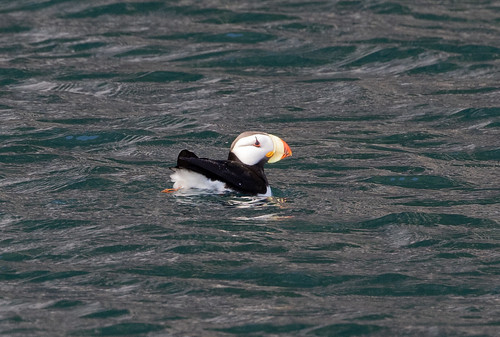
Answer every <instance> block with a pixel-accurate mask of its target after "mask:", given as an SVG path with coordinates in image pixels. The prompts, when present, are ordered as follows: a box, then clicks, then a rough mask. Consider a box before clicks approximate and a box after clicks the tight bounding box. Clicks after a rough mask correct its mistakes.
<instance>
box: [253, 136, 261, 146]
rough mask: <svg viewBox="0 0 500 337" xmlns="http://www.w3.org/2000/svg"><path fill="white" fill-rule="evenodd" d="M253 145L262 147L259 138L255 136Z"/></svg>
mask: <svg viewBox="0 0 500 337" xmlns="http://www.w3.org/2000/svg"><path fill="white" fill-rule="evenodd" d="M253 146H255V147H260V143H259V140H258V139H257V137H255V144H253Z"/></svg>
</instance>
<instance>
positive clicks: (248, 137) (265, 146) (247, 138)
mask: <svg viewBox="0 0 500 337" xmlns="http://www.w3.org/2000/svg"><path fill="white" fill-rule="evenodd" d="M231 152H232V153H234V154H235V155H236V157H238V159H239V160H241V162H242V163H243V164H247V165H255V164H257V163H258V162H260V161H261V160H262V159H264V158H265V159H267V160H269V158H271V157H272V156H273V155H274V142H273V139H272V138H271V135H269V134H267V133H257V132H244V133H242V134H241V135H239V136H238V138H236V139H235V140H234V142H233V144H232V145H231Z"/></svg>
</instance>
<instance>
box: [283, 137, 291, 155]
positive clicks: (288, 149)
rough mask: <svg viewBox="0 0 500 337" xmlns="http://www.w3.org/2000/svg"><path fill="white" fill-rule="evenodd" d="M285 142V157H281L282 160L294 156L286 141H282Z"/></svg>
mask: <svg viewBox="0 0 500 337" xmlns="http://www.w3.org/2000/svg"><path fill="white" fill-rule="evenodd" d="M281 141H282V142H283V150H284V151H283V155H282V156H281V159H284V158H286V157H291V156H292V149H290V146H288V144H287V143H286V142H285V141H284V140H281Z"/></svg>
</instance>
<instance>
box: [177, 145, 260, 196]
mask: <svg viewBox="0 0 500 337" xmlns="http://www.w3.org/2000/svg"><path fill="white" fill-rule="evenodd" d="M266 159H267V158H266ZM265 163H266V160H264V159H263V160H262V161H260V162H259V163H257V164H255V165H246V164H243V163H242V162H241V161H240V160H239V159H238V157H236V156H235V155H233V154H232V153H230V154H229V158H228V160H213V159H208V158H198V156H196V155H195V154H194V153H193V152H191V151H188V150H182V151H181V152H180V153H179V156H178V157H177V166H176V167H175V169H186V170H190V171H194V172H196V173H199V174H202V175H204V176H205V177H207V178H208V179H211V180H218V181H221V182H223V183H225V184H226V187H228V188H231V189H233V190H235V191H237V192H241V193H245V194H254V195H255V194H263V193H266V191H267V186H268V182H267V178H266V175H265V174H264V164H265Z"/></svg>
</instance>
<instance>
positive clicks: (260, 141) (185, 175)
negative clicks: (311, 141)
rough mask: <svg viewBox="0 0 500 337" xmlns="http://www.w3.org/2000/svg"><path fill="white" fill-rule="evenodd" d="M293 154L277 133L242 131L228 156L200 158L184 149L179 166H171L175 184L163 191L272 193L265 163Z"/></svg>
mask: <svg viewBox="0 0 500 337" xmlns="http://www.w3.org/2000/svg"><path fill="white" fill-rule="evenodd" d="M291 155H292V150H291V149H290V146H288V144H287V143H285V141H283V140H281V139H280V138H278V137H276V136H274V135H271V134H268V133H265V132H255V131H247V132H243V133H242V134H240V135H239V136H238V137H236V139H235V140H234V141H233V143H232V144H231V148H230V150H229V156H228V158H227V160H213V159H208V158H199V157H198V156H197V155H195V154H194V153H193V152H191V151H188V150H182V151H181V152H180V153H179V156H178V157H177V166H175V167H172V168H171V169H172V170H173V171H174V173H173V174H172V175H171V176H170V178H171V179H172V181H173V183H174V186H173V188H167V189H165V190H163V191H162V192H164V193H172V192H176V191H179V190H182V191H186V190H190V189H198V190H208V191H213V192H216V193H222V192H225V191H228V190H229V191H231V190H232V191H236V192H239V193H243V194H249V195H262V196H271V195H272V194H271V188H270V187H269V183H268V181H267V178H266V175H265V174H264V164H265V163H275V162H277V161H280V160H281V159H283V158H286V157H289V156H291Z"/></svg>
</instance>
